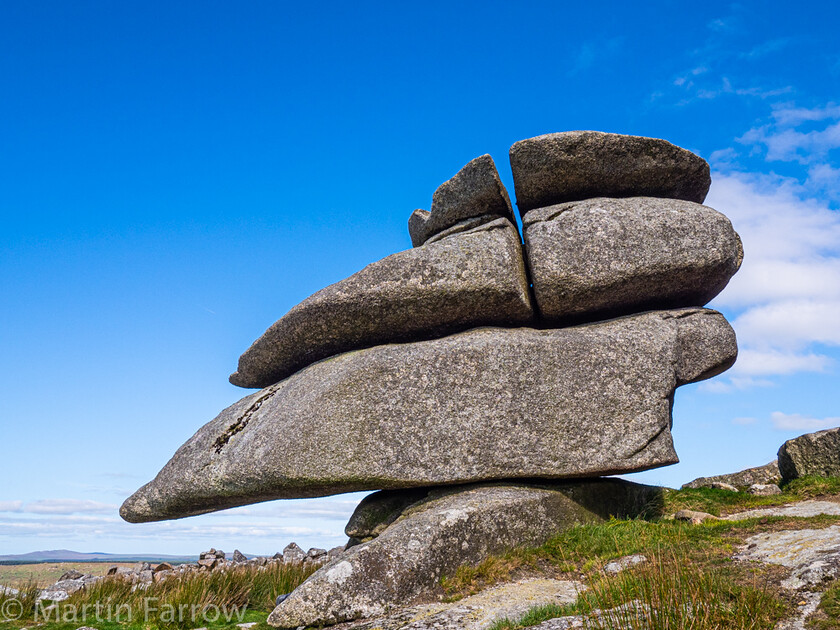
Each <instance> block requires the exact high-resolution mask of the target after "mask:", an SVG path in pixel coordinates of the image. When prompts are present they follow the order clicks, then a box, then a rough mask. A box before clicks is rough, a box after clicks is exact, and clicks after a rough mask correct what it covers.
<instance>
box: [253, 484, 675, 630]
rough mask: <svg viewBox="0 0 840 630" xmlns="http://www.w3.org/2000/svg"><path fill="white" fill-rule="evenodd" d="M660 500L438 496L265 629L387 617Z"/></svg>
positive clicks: (328, 574)
mask: <svg viewBox="0 0 840 630" xmlns="http://www.w3.org/2000/svg"><path fill="white" fill-rule="evenodd" d="M658 503H659V504H661V489H660V488H655V487H651V486H642V485H638V484H633V483H630V482H626V481H622V480H619V479H597V480H592V481H580V482H566V483H560V484H549V485H541V486H536V485H535V486H523V485H507V484H493V485H481V486H472V487H470V486H468V487H465V488H450V489H432V490H430V491H429V496H428V498H427V499H426V500H424V501H421V502H419V503H417V504H415V505H413V506H412V507H410V508H408V509H407V510H406V511H405V512H403V513H402V515H401V516H400V517H399V518H398V519H397V520H396V521H394V523H393V524H391V525H390V526H389V527H387V528H386V529H385V530H384V532H383V533H382V534H380V535H379V536H378V537H376V538H374V539H373V540H372V541H370V542H367V543H363V544H361V545H357V546H356V547H353V548H352V549H350V550H348V551H347V552H346V554H345V555H344V556H342V557H341V558H340V559H338V560H336V561H334V562H331V563H329V564H327V565H325V566H323V567H322V568H321V569H319V570H318V571H317V572H316V573H314V574H313V575H312V576H310V577H309V578H308V579H307V580H306V581H305V582H304V583H303V584H301V585H300V586H299V587H298V588H297V589H295V591H293V592H292V594H291V595H290V596H289V597H288V598H287V599H286V600H285V601H284V602H282V603H281V604H280V605H279V606H277V608H275V609H274V611H273V612H272V613H271V615H270V616H269V618H268V622H269V624H271V625H273V626H276V627H281V628H296V627H298V626H308V625H320V624H333V623H338V622H341V621H347V620H352V619H358V618H366V617H373V616H376V615H381V614H382V613H384V612H385V611H386V610H387V608H388V607H390V606H393V605H396V604H399V605H407V604H410V603H412V601H413V600H416V599H417V598H419V597H422V596H423V595H424V594H426V593H428V592H429V591H431V590H432V589H433V588H434V587H435V586H436V585H437V584H438V581H439V580H440V578H441V577H442V576H444V575H446V574H447V573H451V572H454V571H455V570H456V569H457V568H458V567H459V566H461V565H463V564H476V563H478V562H480V561H481V560H483V559H484V558H486V557H487V556H488V555H489V554H491V553H497V552H500V551H503V550H505V549H507V548H510V547H513V546H518V545H536V544H541V543H542V542H544V541H545V540H547V539H548V538H549V537H551V536H552V535H553V534H555V533H557V532H558V531H560V530H562V529H564V528H566V527H570V526H571V525H573V524H575V523H581V522H595V521H599V520H602V519H604V518H608V517H609V516H618V517H628V516H634V515H639V514H643V513H645V512H646V511H648V510H650V508H651V506H652V505H657V504H658Z"/></svg>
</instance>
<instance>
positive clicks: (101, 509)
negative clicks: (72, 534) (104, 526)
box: [23, 499, 117, 514]
mask: <svg viewBox="0 0 840 630" xmlns="http://www.w3.org/2000/svg"><path fill="white" fill-rule="evenodd" d="M116 510H117V506H116V505H113V504H110V503H99V502H98V501H86V500H82V499H41V500H39V501H32V502H31V503H27V504H26V505H25V506H24V507H23V511H24V512H27V513H29V514H84V513H97V514H101V513H111V514H113V513H114V512H115V511H116Z"/></svg>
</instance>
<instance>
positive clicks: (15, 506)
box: [0, 501, 23, 512]
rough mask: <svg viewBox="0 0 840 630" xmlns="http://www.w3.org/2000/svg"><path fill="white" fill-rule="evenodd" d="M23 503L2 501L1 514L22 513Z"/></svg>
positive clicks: (0, 502) (0, 503) (0, 504)
mask: <svg viewBox="0 0 840 630" xmlns="http://www.w3.org/2000/svg"><path fill="white" fill-rule="evenodd" d="M22 508H23V501H0V512H20V511H21V510H22Z"/></svg>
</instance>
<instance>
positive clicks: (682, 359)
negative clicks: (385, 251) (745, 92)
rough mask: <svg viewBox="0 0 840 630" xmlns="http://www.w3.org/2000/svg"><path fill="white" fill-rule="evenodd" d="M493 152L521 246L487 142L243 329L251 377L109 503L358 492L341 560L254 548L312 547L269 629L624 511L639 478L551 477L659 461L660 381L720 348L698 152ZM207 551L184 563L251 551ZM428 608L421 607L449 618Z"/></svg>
mask: <svg viewBox="0 0 840 630" xmlns="http://www.w3.org/2000/svg"><path fill="white" fill-rule="evenodd" d="M511 165H512V168H513V175H514V183H515V187H516V192H517V197H518V199H517V202H518V205H519V209H520V213H521V214H522V216H523V220H524V230H525V251H524V253H523V246H522V240H521V239H520V235H519V232H518V231H517V229H516V223H515V220H514V217H513V212H512V207H511V204H510V199H509V197H508V194H507V191H506V190H505V188H504V186H503V185H502V182H501V178H500V177H499V173H498V171H497V170H496V166H495V164H494V162H493V160H492V158H491V157H490V156H489V155H483V156H481V157H479V158H476V159H475V160H472V161H471V162H470V163H469V164H467V165H466V166H465V167H464V168H463V169H461V170H460V171H459V172H458V173H457V174H456V175H455V176H454V177H452V178H451V179H450V180H449V181H447V182H445V183H444V184H442V185H441V186H440V187H439V188H438V189H437V191H436V192H435V193H434V195H433V198H432V205H431V210H430V211H429V212H426V211H425V210H417V211H415V212H414V213H413V214H412V215H411V218H410V219H409V232H410V235H411V239H412V243H413V245H414V246H415V247H414V248H413V249H411V250H408V251H404V252H399V253H397V254H393V255H391V256H388V257H386V258H384V259H382V260H380V261H378V262H375V263H373V264H371V265H369V266H368V267H366V268H364V269H363V270H362V271H360V272H358V273H357V274H354V275H353V276H350V277H349V278H347V279H345V280H342V281H341V282H338V283H336V284H334V285H332V286H329V287H327V288H325V289H323V290H322V291H319V292H318V293H315V294H314V295H312V296H311V297H310V298H307V299H306V300H304V301H303V302H302V303H301V304H299V305H298V306H295V307H294V308H293V309H292V310H290V311H289V312H288V313H287V314H286V315H284V316H283V317H281V318H280V319H279V320H278V321H277V322H276V323H275V324H274V325H273V326H271V327H270V328H269V329H268V330H267V331H266V333H265V334H264V335H262V336H261V337H260V338H259V339H257V341H255V342H254V344H253V345H252V346H251V347H250V348H249V349H248V350H247V351H246V352H245V353H244V354H243V355H242V357H241V358H240V360H239V368H238V370H237V371H236V372H235V373H234V374H233V375H231V377H230V380H231V382H232V383H234V384H236V385H241V386H243V387H255V388H257V387H261V388H263V389H262V390H261V391H258V392H255V393H252V394H251V395H249V396H246V397H245V398H243V399H242V400H240V401H239V402H237V403H235V404H233V405H231V406H230V407H229V408H227V409H225V410H224V411H222V413H220V414H219V415H218V416H217V417H216V418H215V419H214V420H212V421H211V422H209V423H208V424H206V425H205V426H204V427H202V428H201V429H199V430H198V432H197V433H196V434H195V435H194V436H193V437H192V438H191V439H190V440H188V441H187V442H186V443H185V444H184V445H183V446H181V448H180V449H178V451H177V452H176V453H175V455H174V456H173V457H172V459H171V460H170V461H169V462H168V463H167V464H166V466H164V468H163V469H162V470H161V471H160V473H159V474H158V475H157V477H156V478H155V479H154V480H153V481H151V482H150V483H148V484H146V485H145V486H144V487H142V488H141V489H140V490H138V491H137V492H136V493H135V494H134V495H132V496H131V497H129V499H128V500H126V502H125V503H124V505H123V506H122V508H121V510H120V513H121V515H122V516H123V518H125V519H126V520H129V521H132V522H145V521H154V520H160V519H169V518H181V517H184V516H190V515H195V514H202V513H205V512H211V511H214V510H219V509H224V508H228V507H233V506H237V505H244V504H249V503H255V502H259V501H266V500H271V499H280V498H302V497H313V496H322V495H328V494H335V493H340V492H349V491H355V490H379V491H380V492H378V493H377V494H375V495H372V496H370V497H368V498H366V499H365V500H364V501H363V502H362V503H361V504H360V505H359V508H358V509H357V510H356V512H355V513H354V515H353V517H352V518H351V519H350V522H349V523H348V524H347V527H346V533H347V534H348V536H349V537H350V540H349V541H348V545H347V547H346V549H345V550H343V551H342V553H343V555H341V556H340V557H336V556H337V554H334V553H333V552H326V551H325V550H323V549H310V550H309V551H308V552H304V551H303V549H301V548H300V547H298V546H297V545H289V546H288V547H287V548H286V549H285V550H284V551H283V553H282V554H277V555H275V557H274V558H273V559H272V560H270V561H273V562H279V561H284V562H296V563H298V562H303V563H310V564H313V563H321V562H324V561H329V563H328V564H327V565H326V566H325V567H324V568H323V569H321V570H319V571H318V572H317V573H316V574H315V575H313V576H312V578H311V579H310V580H308V581H307V582H306V583H304V584H303V585H302V586H301V587H300V588H299V589H297V590H296V591H295V592H294V593H291V594H285V593H284V594H278V595H279V597H278V600H277V601H278V604H279V606H278V608H277V610H275V611H274V613H272V616H271V618H270V622H271V623H274V624H275V625H288V626H298V625H302V624H313V623H314V624H322V623H335V622H336V621H339V620H343V619H355V618H357V617H360V616H368V615H371V614H378V613H377V611H383V610H385V609H387V608H389V607H390V606H392V605H394V604H397V603H404V602H405V601H406V600H412V599H413V598H416V597H419V596H421V594H423V593H425V594H426V595H428V589H430V588H431V587H432V585H434V584H435V583H436V580H437V578H438V577H439V576H440V575H442V573H443V572H445V571H449V570H452V569H454V568H456V567H457V566H458V565H459V564H462V563H465V562H466V563H471V562H478V561H480V560H481V559H482V558H484V557H486V555H487V554H488V553H493V552H494V551H497V550H501V549H504V548H505V547H506V546H508V545H520V544H535V543H537V542H540V541H543V540H545V539H546V537H547V536H550V535H551V534H552V533H554V532H556V531H557V530H558V529H560V528H563V527H566V526H568V525H569V524H570V523H572V522H581V521H587V520H590V519H599V518H603V517H606V516H608V515H610V514H615V515H628V514H636V513H638V512H639V511H640V509H641V508H640V507H639V505H638V502H632V501H631V503H632V504H633V507H632V509H631V508H629V507H628V499H629V498H630V497H632V496H636V497H638V495H639V491H636V490H631V488H638V486H633V485H632V484H629V485H628V484H626V483H624V482H619V481H615V480H611V481H607V480H600V481H598V480H587V481H572V480H580V479H584V478H596V477H601V476H604V475H611V474H617V473H626V472H635V471H640V470H645V469H648V468H653V467H656V466H664V465H668V464H672V463H675V462H676V461H677V455H676V451H675V449H674V445H673V441H672V437H671V424H672V416H671V408H672V406H673V402H674V390H675V388H677V387H678V386H680V385H683V384H685V383H691V382H695V381H698V380H702V379H705V378H710V377H712V376H714V375H716V374H718V373H720V372H721V371H723V370H725V369H727V368H728V367H729V366H731V365H732V363H733V362H734V361H735V357H736V354H737V345H736V342H735V335H734V332H733V331H732V328H731V327H730V326H729V324H728V323H727V322H726V320H725V319H724V317H723V316H722V315H721V314H720V313H717V312H715V311H711V310H706V309H703V308H700V307H702V306H703V305H704V304H705V303H706V302H707V301H708V300H710V299H711V298H712V297H714V296H715V295H716V294H717V293H718V292H719V291H720V290H721V289H722V288H723V287H724V286H725V285H726V283H727V282H728V281H729V278H730V277H731V276H732V274H733V273H735V272H736V271H737V269H738V266H739V265H740V262H741V257H742V251H741V243H740V239H739V238H738V235H737V234H736V233H735V232H734V230H733V229H732V226H731V224H730V223H729V221H728V220H727V219H726V218H725V217H724V216H723V215H721V214H720V213H718V212H716V211H714V210H712V209H711V208H707V207H705V206H702V205H699V204H700V203H702V201H703V199H704V197H705V195H706V192H707V190H708V188H709V168H708V165H707V164H706V163H705V161H703V160H702V159H701V158H699V157H697V156H696V155H693V154H692V153H690V152H688V151H685V150H683V149H680V148H678V147H675V146H674V145H672V144H669V143H668V142H665V141H664V140H657V139H653V138H638V137H632V136H620V135H616V134H604V133H598V132H569V133H563V134H550V135H547V136H540V137H537V138H531V139H529V140H523V141H522V142H517V143H516V144H515V145H514V146H513V147H512V148H511ZM533 296H535V297H533ZM562 480H565V481H562ZM756 482H763V480H755V481H752V483H756ZM721 483H722V482H721ZM465 484H467V485H468V487H465ZM646 493H648V491H647V490H645V491H643V492H641V494H646ZM696 518H698V517H696V515H695V516H693V517H690V520H695V519H696ZM211 551H212V553H208V554H207V556H205V557H202V559H201V560H200V563H202V565H201V566H202V567H203V568H201V569H196V570H216V569H217V568H224V567H226V566H228V564H229V563H230V564H232V565H235V566H240V565H243V564H245V563H251V562H257V563H261V565H260V566H263V565H264V564H265V563H267V562H269V560H268V559H266V558H255V559H251V560H248V559H246V558H245V557H244V555H242V554H240V553H239V552H235V553H234V562H231V561H228V560H226V559H225V558H224V554H221V557H219V554H220V553H221V552H215V551H214V550H211ZM621 568H622V567H619V569H621ZM178 571H179V569H177V568H172V569H166V570H163V571H159V572H158V573H154V574H153V572H152V570H151V569H150V568H149V569H148V570H146V571H144V572H141V573H143V574H144V576H145V573H148V574H149V579H150V580H151V579H155V580H158V579H168V578H167V576H170V575H175V574H177V573H178ZM152 575H154V578H152V577H151V576H152ZM143 579H144V580H145V577H144V578H143ZM284 599H285V601H283V600H284ZM626 605H627V606H635V604H634V603H633V602H630V603H628V604H626ZM439 612H440V614H441V615H442V616H438V617H434V618H433V617H429V618H428V619H427V620H426V621H428V622H429V623H432V624H438V625H440V626H446V625H447V624H448V623H449V621H448V620H450V619H451V616H447V615H451V614H452V612H451V611H445V612H444V611H439ZM607 612H608V611H607ZM593 614H594V612H593ZM434 619H437V621H434ZM578 622H580V623H583V621H582V620H581V619H579V618H575V620H570V621H569V623H572V624H575V623H578ZM412 623H413V622H412ZM564 623H565V622H564ZM412 627H414V626H412ZM417 627H418V628H419V627H421V626H417ZM558 627H559V626H558ZM569 627H572V626H569Z"/></svg>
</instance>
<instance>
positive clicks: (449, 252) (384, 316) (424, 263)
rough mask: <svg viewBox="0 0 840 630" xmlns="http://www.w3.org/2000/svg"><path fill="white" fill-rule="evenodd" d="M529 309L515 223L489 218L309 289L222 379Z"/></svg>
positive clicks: (501, 321)
mask: <svg viewBox="0 0 840 630" xmlns="http://www.w3.org/2000/svg"><path fill="white" fill-rule="evenodd" d="M532 316H533V313H532V309H531V304H530V297H529V292H528V280H527V277H526V273H525V263H524V261H523V257H522V248H521V245H520V240H519V232H518V231H517V229H516V227H515V226H514V225H513V224H512V223H511V222H510V221H508V220H507V219H503V218H493V219H491V220H489V221H485V222H478V224H476V225H472V226H468V227H467V229H464V230H453V233H452V234H450V235H444V236H443V237H442V238H440V239H436V240H435V242H434V243H429V244H428V245H426V246H423V247H418V248H415V249H410V250H407V251H403V252H398V253H396V254H392V255H391V256H388V257H386V258H383V259H382V260H380V261H378V262H375V263H373V264H370V265H368V266H367V267H365V268H364V269H362V270H361V271H359V272H358V273H356V274H354V275H352V276H350V277H349V278H346V279H345V280H342V281H340V282H337V283H335V284H333V285H330V286H329V287H327V288H325V289H322V290H321V291H318V292H317V293H315V294H314V295H312V296H311V297H309V298H307V299H306V300H304V301H303V302H301V303H300V304H298V305H297V306H295V307H294V308H293V309H292V310H290V311H289V312H288V313H286V314H285V315H284V316H283V317H282V318H280V319H279V320H278V321H277V322H275V323H274V324H273V325H272V326H271V327H270V328H269V329H268V330H267V331H266V332H265V334H263V335H262V336H261V337H260V338H259V339H257V340H256V341H255V342H254V343H253V344H252V345H251V347H250V348H248V350H247V351H245V353H244V354H243V355H242V356H241V357H240V359H239V369H238V370H237V371H236V372H235V373H233V374H232V375H231V377H230V382H231V383H233V384H234V385H239V386H241V387H267V386H268V385H272V384H274V383H276V382H278V381H280V380H282V379H284V378H286V377H287V376H289V375H290V374H292V373H294V372H296V371H297V370H299V369H301V368H303V367H305V366H307V365H309V364H311V363H314V362H315V361H318V360H320V359H324V358H327V357H329V356H332V355H334V354H338V353H341V352H347V351H348V350H357V349H359V348H366V347H369V346H374V345H378V344H384V343H392V342H404V341H411V340H417V339H427V338H431V337H437V336H441V335H445V334H448V333H451V332H454V331H457V330H464V329H466V328H472V327H474V326H483V325H489V326H518V325H522V324H526V323H528V322H529V321H531V319H532Z"/></svg>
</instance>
